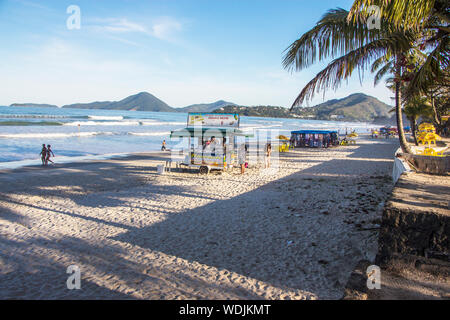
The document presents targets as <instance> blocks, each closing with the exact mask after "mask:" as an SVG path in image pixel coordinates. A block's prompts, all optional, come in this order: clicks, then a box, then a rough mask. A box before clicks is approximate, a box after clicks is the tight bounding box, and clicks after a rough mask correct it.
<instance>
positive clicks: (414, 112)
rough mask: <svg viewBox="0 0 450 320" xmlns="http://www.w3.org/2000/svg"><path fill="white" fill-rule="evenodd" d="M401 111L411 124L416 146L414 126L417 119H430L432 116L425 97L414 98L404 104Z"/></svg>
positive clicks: (429, 105)
mask: <svg viewBox="0 0 450 320" xmlns="http://www.w3.org/2000/svg"><path fill="white" fill-rule="evenodd" d="M403 111H404V113H405V115H406V117H407V118H408V120H409V122H410V124H411V132H412V135H413V137H414V143H415V144H416V146H417V145H419V144H418V142H417V133H416V124H417V119H418V118H419V117H426V118H430V117H431V116H432V114H433V112H432V109H431V104H430V102H429V101H428V99H427V98H426V97H419V96H416V97H414V98H412V99H409V100H408V101H407V102H406V103H405V107H404V108H403Z"/></svg>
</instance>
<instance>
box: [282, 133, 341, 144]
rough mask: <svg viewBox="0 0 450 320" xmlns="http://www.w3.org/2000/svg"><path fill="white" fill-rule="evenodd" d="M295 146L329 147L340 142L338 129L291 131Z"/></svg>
mask: <svg viewBox="0 0 450 320" xmlns="http://www.w3.org/2000/svg"><path fill="white" fill-rule="evenodd" d="M291 141H292V143H293V145H294V147H295V148H328V147H331V146H336V145H338V144H339V137H338V132H337V131H328V130H298V131H292V132H291Z"/></svg>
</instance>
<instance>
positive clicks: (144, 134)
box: [128, 131, 170, 136]
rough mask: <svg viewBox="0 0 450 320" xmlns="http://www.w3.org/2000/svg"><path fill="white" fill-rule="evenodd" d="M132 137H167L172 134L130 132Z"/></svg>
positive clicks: (168, 132) (166, 132) (165, 132)
mask: <svg viewBox="0 0 450 320" xmlns="http://www.w3.org/2000/svg"><path fill="white" fill-rule="evenodd" d="M128 134H129V135H132V136H166V135H169V134H170V131H164V132H128Z"/></svg>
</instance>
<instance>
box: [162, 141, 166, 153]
mask: <svg viewBox="0 0 450 320" xmlns="http://www.w3.org/2000/svg"><path fill="white" fill-rule="evenodd" d="M166 150H167V148H166V140H163V142H162V146H161V151H166Z"/></svg>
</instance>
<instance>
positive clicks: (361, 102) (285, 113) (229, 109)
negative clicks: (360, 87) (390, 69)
mask: <svg viewBox="0 0 450 320" xmlns="http://www.w3.org/2000/svg"><path fill="white" fill-rule="evenodd" d="M390 109H392V106H389V105H387V104H385V103H384V102H381V101H380V100H378V99H376V98H374V97H371V96H368V95H365V94H363V93H355V94H352V95H350V96H348V97H345V98H343V99H333V100H329V101H327V102H324V103H321V104H319V105H316V106H314V107H300V108H294V109H293V110H292V112H289V109H287V108H283V107H273V106H257V107H243V106H225V107H222V108H219V109H217V110H215V111H214V112H216V113H222V112H223V113H239V114H241V115H245V116H252V117H271V118H301V119H310V120H342V121H366V122H371V121H373V120H375V119H382V118H391V114H389V110H390Z"/></svg>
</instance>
